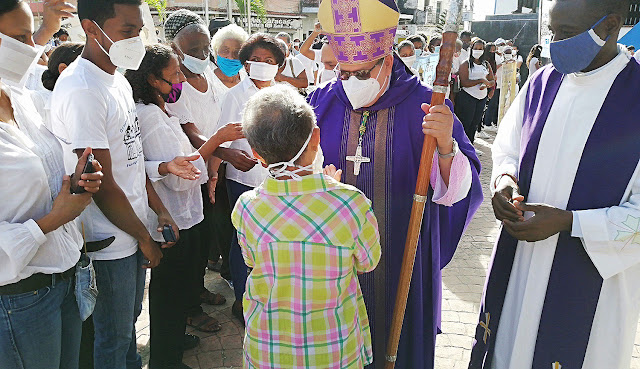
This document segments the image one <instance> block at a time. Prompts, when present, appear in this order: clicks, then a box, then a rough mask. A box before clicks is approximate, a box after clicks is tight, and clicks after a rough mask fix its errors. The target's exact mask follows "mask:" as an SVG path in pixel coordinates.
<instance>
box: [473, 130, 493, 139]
mask: <svg viewBox="0 0 640 369" xmlns="http://www.w3.org/2000/svg"><path fill="white" fill-rule="evenodd" d="M476 137H479V138H491V136H489V134H488V133H487V132H485V131H482V132H480V133H478V134H477V135H476Z"/></svg>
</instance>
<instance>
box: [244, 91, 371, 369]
mask: <svg viewBox="0 0 640 369" xmlns="http://www.w3.org/2000/svg"><path fill="white" fill-rule="evenodd" d="M243 131H244V133H245V136H246V138H247V140H248V141H249V144H250V145H251V147H252V149H253V151H254V155H255V157H256V158H258V159H259V160H260V162H261V163H262V164H263V165H264V166H265V167H267V168H268V169H269V173H270V176H269V177H268V178H267V179H265V181H264V182H263V183H262V185H260V186H259V187H257V188H255V189H254V190H251V191H249V192H246V193H245V194H243V195H242V196H241V197H240V199H239V200H238V202H237V204H236V206H235V208H234V210H233V213H232V221H233V224H234V226H235V227H236V229H237V231H238V240H239V243H240V246H241V248H242V254H243V257H244V260H245V262H246V264H247V266H249V267H250V268H253V270H252V271H251V273H250V275H249V278H248V280H247V289H246V292H245V294H244V299H243V309H244V317H245V322H246V330H245V338H244V367H245V368H260V369H268V368H278V369H284V368H322V369H327V368H336V369H338V368H340V369H344V368H363V367H364V366H365V365H368V364H370V363H371V362H372V360H373V354H372V347H371V333H370V329H369V319H368V317H367V312H366V309H365V305H364V300H363V297H362V291H361V289H360V284H359V282H358V274H359V273H366V272H370V271H372V270H373V269H375V267H376V265H377V264H378V261H379V260H380V255H381V248H380V238H379V234H378V224H377V221H376V217H375V215H374V214H373V210H372V208H371V201H369V199H367V197H366V196H365V195H364V194H363V193H362V192H361V191H360V190H358V189H357V188H355V187H353V186H350V185H346V184H342V183H340V182H339V178H340V175H341V172H340V171H336V170H335V168H334V167H333V166H330V167H327V169H326V170H325V172H326V174H325V173H323V170H322V163H321V162H320V163H318V160H317V158H318V157H319V156H318V151H319V143H320V131H319V128H318V127H317V126H316V124H315V114H314V112H313V109H312V108H311V106H310V105H308V104H307V103H306V102H305V100H304V98H302V97H301V96H300V95H298V94H297V93H296V91H295V90H293V89H292V88H291V87H288V86H283V85H277V86H274V87H268V88H266V89H263V90H261V91H260V92H258V93H257V94H256V95H255V96H254V97H252V98H251V99H250V100H249V102H248V103H247V105H246V108H245V112H244V118H243Z"/></svg>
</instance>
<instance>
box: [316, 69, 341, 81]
mask: <svg viewBox="0 0 640 369" xmlns="http://www.w3.org/2000/svg"><path fill="white" fill-rule="evenodd" d="M335 78H337V74H336V70H335V69H323V70H322V74H320V78H318V83H325V82H327V81H331V80H332V79H335Z"/></svg>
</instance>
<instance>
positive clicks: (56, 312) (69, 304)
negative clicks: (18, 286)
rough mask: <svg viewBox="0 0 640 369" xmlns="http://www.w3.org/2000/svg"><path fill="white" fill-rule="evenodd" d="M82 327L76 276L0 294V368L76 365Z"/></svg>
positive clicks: (45, 368) (40, 368)
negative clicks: (74, 282) (23, 290)
mask: <svg viewBox="0 0 640 369" xmlns="http://www.w3.org/2000/svg"><path fill="white" fill-rule="evenodd" d="M81 327H82V321H81V320H80V314H79V313H78V305H77V303H76V297H75V295H74V293H73V280H61V279H59V280H56V281H54V283H53V285H52V286H51V287H44V288H41V289H39V290H37V291H33V292H27V293H22V294H17V295H4V296H0V368H2V369H58V368H60V369H77V368H78V355H79V352H80V334H81V332H82V328H81Z"/></svg>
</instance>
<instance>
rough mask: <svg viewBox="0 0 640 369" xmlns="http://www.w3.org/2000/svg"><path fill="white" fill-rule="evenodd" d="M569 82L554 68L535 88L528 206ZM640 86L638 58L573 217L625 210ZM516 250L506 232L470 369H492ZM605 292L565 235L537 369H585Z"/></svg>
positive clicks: (617, 97) (573, 201)
mask: <svg viewBox="0 0 640 369" xmlns="http://www.w3.org/2000/svg"><path fill="white" fill-rule="evenodd" d="M562 80H563V75H562V74H560V73H559V72H558V71H556V70H555V69H554V68H553V67H551V66H549V67H545V68H544V69H543V70H542V71H541V72H540V73H538V74H537V75H536V76H535V77H533V79H532V80H531V81H530V86H529V90H528V91H527V97H526V103H525V110H524V120H523V126H522V139H521V152H520V171H519V173H520V178H519V183H518V184H519V186H520V190H521V191H520V192H521V193H522V195H523V196H525V199H526V198H527V195H528V193H529V186H530V184H531V177H532V175H533V168H534V166H535V159H536V155H537V151H538V145H539V143H540V136H541V135H542V131H543V128H544V125H545V122H546V120H547V117H548V115H549V111H550V110H551V106H552V105H553V101H554V100H555V97H556V95H557V93H558V90H559V89H560V85H561V84H562ZM638 86H640V65H639V64H638V62H636V61H635V59H633V58H632V59H631V61H630V62H629V64H628V65H627V66H626V67H625V69H624V70H623V71H622V72H620V74H619V75H618V76H617V78H616V80H615V81H614V83H613V85H612V86H611V90H610V91H609V94H608V95H607V97H606V98H605V101H604V104H603V106H602V108H601V110H600V113H599V114H598V117H597V118H596V121H595V123H594V125H593V128H592V130H591V133H590V135H589V138H588V139H587V142H586V144H585V147H584V151H583V154H582V158H581V160H580V164H579V166H578V171H577V173H576V176H575V180H574V183H573V188H572V190H571V195H570V197H569V202H568V204H567V209H566V210H585V209H597V208H605V207H611V206H617V205H619V204H620V201H621V200H622V197H623V196H624V193H625V191H626V189H627V186H628V184H629V181H630V179H631V177H632V176H633V173H634V171H635V169H636V167H637V165H638V160H640V149H639V148H638V142H640V129H639V126H638V123H637V122H638V120H637V108H638V107H639V106H638V105H639V104H638V100H637V91H638ZM517 243H518V241H517V240H516V239H515V238H513V237H512V236H511V235H509V234H508V233H507V232H506V231H505V230H504V229H503V230H502V232H501V234H500V238H499V239H498V242H497V244H496V247H495V248H494V254H493V258H492V262H491V266H490V267H489V268H490V269H489V273H488V278H487V282H486V285H485V292H484V296H483V301H482V306H481V308H480V322H479V324H478V326H477V328H476V334H475V343H474V346H473V349H472V351H471V362H470V363H469V368H470V369H480V368H487V369H488V368H490V367H491V362H492V360H493V350H494V346H495V337H496V335H497V332H498V329H499V327H498V323H499V322H500V316H501V313H502V308H503V304H504V299H505V295H506V291H507V286H508V284H509V277H510V275H511V269H512V267H513V261H514V258H515V254H516V247H517ZM534 267H535V266H534ZM601 288H602V277H600V274H599V273H598V270H597V269H596V267H595V266H594V265H593V262H592V261H591V259H590V258H589V255H588V254H587V252H586V251H585V249H584V246H583V245H582V241H581V240H580V239H579V238H574V237H571V235H570V234H569V233H568V232H562V233H560V235H559V239H558V243H557V248H556V252H555V256H554V259H553V264H552V267H551V273H550V275H549V283H548V286H547V292H546V296H545V300H544V306H543V309H542V315H541V318H540V325H539V329H538V337H537V340H536V347H535V352H534V357H533V365H532V368H533V369H548V368H550V367H551V366H552V364H553V363H555V362H559V363H560V364H561V365H562V367H563V368H564V367H566V368H572V369H579V368H581V367H582V365H583V361H584V356H585V353H586V349H587V344H588V342H589V335H590V333H591V326H592V324H593V318H594V315H595V312H596V307H597V304H598V299H599V297H600V290H601ZM487 320H488V321H487ZM612 339H613V337H612ZM523 369H525V368H523Z"/></svg>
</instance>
